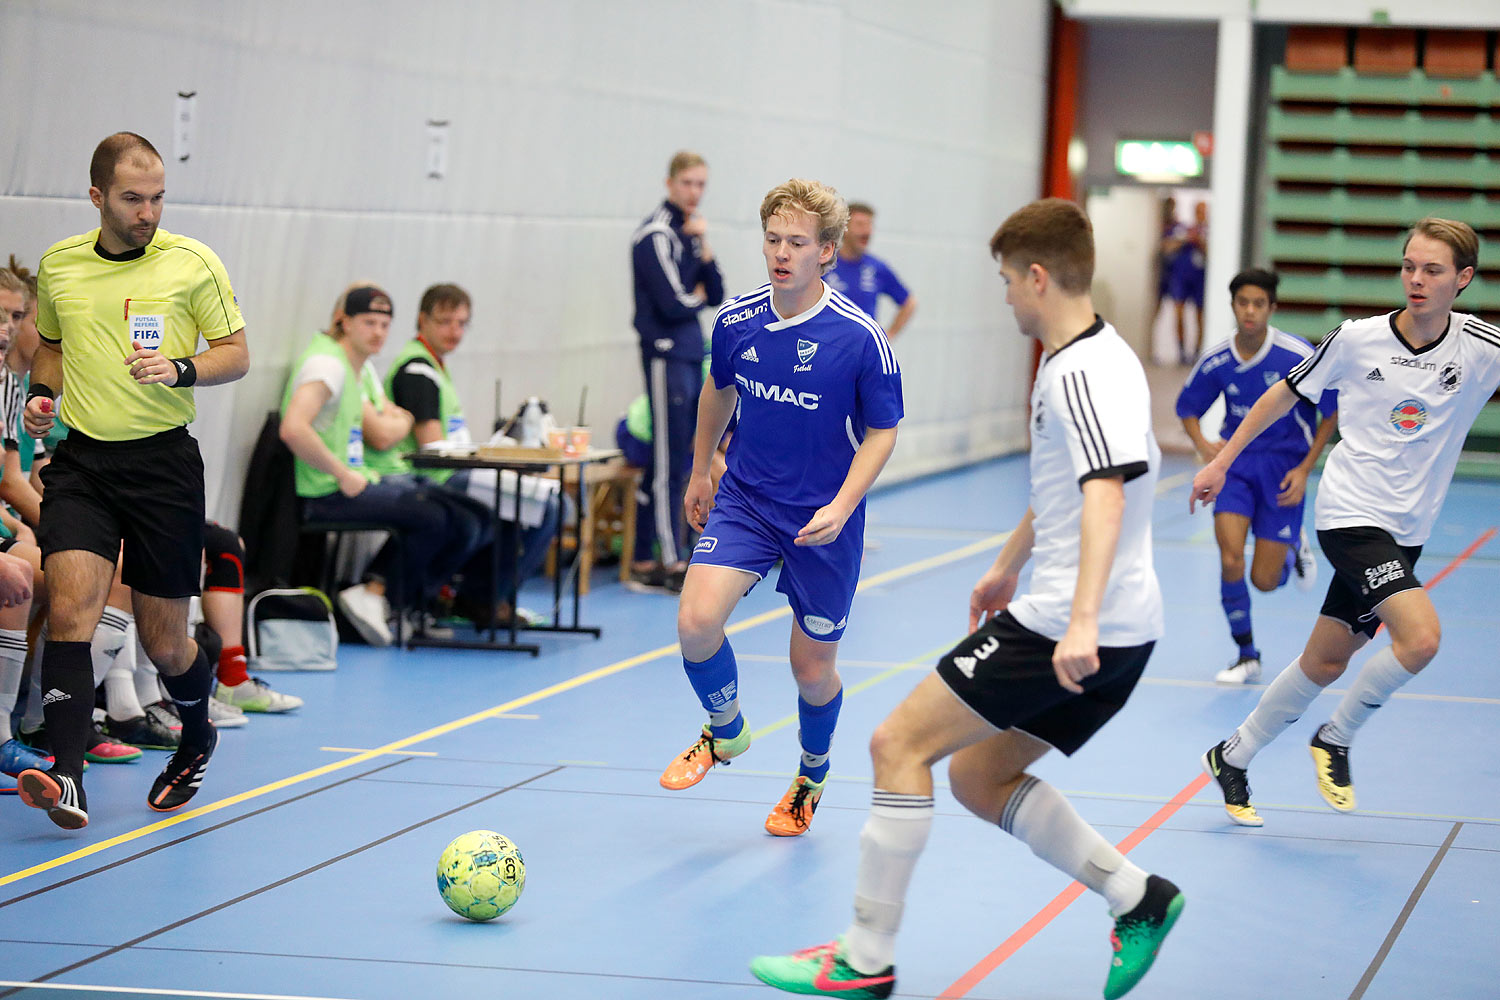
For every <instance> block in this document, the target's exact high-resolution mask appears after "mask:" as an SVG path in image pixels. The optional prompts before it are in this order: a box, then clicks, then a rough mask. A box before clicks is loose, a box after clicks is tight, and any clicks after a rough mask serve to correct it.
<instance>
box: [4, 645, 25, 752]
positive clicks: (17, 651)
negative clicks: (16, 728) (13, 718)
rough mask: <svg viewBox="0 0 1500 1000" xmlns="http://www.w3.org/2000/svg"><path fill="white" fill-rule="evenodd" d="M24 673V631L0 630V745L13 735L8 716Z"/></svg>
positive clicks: (17, 696)
mask: <svg viewBox="0 0 1500 1000" xmlns="http://www.w3.org/2000/svg"><path fill="white" fill-rule="evenodd" d="M25 672H26V632H25V630H24V629H14V628H0V743H4V742H5V741H6V740H8V739H10V738H11V737H12V736H13V735H14V734H13V733H12V732H11V731H10V715H11V713H12V712H14V711H15V710H16V699H17V698H19V697H20V694H21V675H22V674H24V673H25Z"/></svg>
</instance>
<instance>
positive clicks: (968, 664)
mask: <svg viewBox="0 0 1500 1000" xmlns="http://www.w3.org/2000/svg"><path fill="white" fill-rule="evenodd" d="M978 662H979V661H978V660H976V659H974V657H972V656H955V657H954V658H953V665H954V666H955V667H957V668H958V672H959V673H961V674H963V675H964V676H965V677H968V678H973V676H974V665H975V664H976V663H978Z"/></svg>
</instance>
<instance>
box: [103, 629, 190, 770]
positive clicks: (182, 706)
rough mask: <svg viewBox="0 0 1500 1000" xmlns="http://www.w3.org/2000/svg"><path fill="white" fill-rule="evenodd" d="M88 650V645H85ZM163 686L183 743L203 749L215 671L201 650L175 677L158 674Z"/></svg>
mask: <svg viewBox="0 0 1500 1000" xmlns="http://www.w3.org/2000/svg"><path fill="white" fill-rule="evenodd" d="M84 645H85V646H87V643H85V644H84ZM161 682H162V685H163V686H164V687H165V688H166V689H167V694H169V695H171V696H172V704H174V705H176V706H177V714H178V715H180V716H182V742H183V744H184V745H187V746H194V747H206V746H208V745H209V744H210V743H212V742H213V738H214V734H213V723H212V722H209V721H208V696H209V695H210V694H212V693H213V683H214V668H213V665H212V664H210V663H209V662H208V654H207V653H206V652H205V651H204V649H203V647H202V646H199V647H198V655H197V656H195V657H193V665H192V666H191V667H188V668H187V670H186V671H185V672H183V673H180V674H178V675H177V676H176V677H168V676H167V672H166V671H165V670H163V671H161Z"/></svg>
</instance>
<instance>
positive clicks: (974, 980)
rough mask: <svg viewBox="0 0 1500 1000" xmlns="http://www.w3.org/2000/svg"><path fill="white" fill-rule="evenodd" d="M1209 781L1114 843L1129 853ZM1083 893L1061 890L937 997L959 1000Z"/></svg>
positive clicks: (1075, 886)
mask: <svg viewBox="0 0 1500 1000" xmlns="http://www.w3.org/2000/svg"><path fill="white" fill-rule="evenodd" d="M1207 784H1208V775H1206V774H1200V775H1198V777H1196V778H1194V779H1193V780H1192V781H1190V782H1188V783H1187V784H1186V785H1185V786H1183V789H1182V791H1180V792H1178V793H1177V794H1176V795H1174V796H1172V801H1170V802H1168V803H1167V804H1166V805H1164V806H1162V807H1161V808H1160V809H1158V810H1156V812H1155V814H1154V815H1152V817H1151V818H1150V819H1148V820H1146V822H1144V823H1142V824H1141V825H1140V826H1138V827H1136V828H1135V830H1133V831H1132V832H1131V834H1130V836H1128V837H1126V838H1125V839H1124V840H1122V841H1120V842H1119V843H1118V844H1116V845H1115V846H1116V847H1118V848H1119V849H1120V853H1122V854H1129V853H1130V852H1131V851H1132V850H1133V849H1134V848H1135V847H1137V846H1138V845H1139V844H1140V843H1141V841H1143V840H1145V839H1146V838H1147V837H1149V836H1151V834H1152V833H1154V832H1156V829H1157V828H1158V827H1160V826H1161V825H1162V824H1163V823H1165V822H1166V821H1167V820H1169V819H1171V818H1172V817H1173V816H1174V815H1175V814H1176V812H1177V810H1179V809H1181V808H1182V807H1183V806H1184V805H1186V804H1187V803H1188V801H1189V800H1190V799H1192V797H1193V796H1194V795H1197V794H1198V793H1199V792H1201V791H1202V790H1203V786H1205V785H1207ZM1081 895H1083V884H1082V883H1080V882H1074V883H1072V884H1071V885H1069V886H1068V887H1067V888H1066V889H1064V890H1063V891H1062V892H1060V893H1058V894H1057V897H1056V898H1055V899H1053V900H1052V902H1050V903H1048V904H1047V905H1046V906H1044V907H1043V908H1042V909H1041V911H1040V912H1038V913H1037V915H1036V916H1034V917H1032V918H1031V919H1030V920H1028V921H1026V923H1025V925H1024V926H1022V927H1021V929H1020V930H1018V931H1016V932H1015V933H1014V934H1012V935H1011V936H1010V937H1008V938H1006V939H1005V942H1004V943H1003V944H1001V945H1000V947H998V948H996V949H995V950H994V951H992V952H990V953H989V954H988V955H986V956H985V957H984V958H983V959H981V960H980V961H979V964H977V965H975V966H974V968H972V969H970V970H969V971H968V972H965V973H964V974H963V975H962V976H960V977H958V979H957V981H955V982H954V983H953V985H952V986H949V987H948V988H947V989H946V990H944V991H943V992H942V994H940V995H939V996H938V1000H958V998H959V997H962V996H965V995H967V994H968V992H969V991H970V990H972V989H973V988H974V987H976V986H978V985H979V983H980V981H981V980H983V979H984V978H985V977H986V976H988V975H989V974H990V973H991V972H994V971H995V970H996V969H998V968H999V967H1000V963H1002V962H1004V961H1005V960H1006V959H1007V958H1010V956H1012V955H1014V954H1015V953H1016V952H1017V951H1020V949H1021V946H1022V945H1023V944H1025V943H1026V942H1027V941H1030V940H1031V939H1032V938H1033V937H1035V936H1036V935H1037V934H1038V933H1039V932H1040V931H1041V930H1042V928H1044V927H1046V926H1047V925H1048V924H1050V923H1051V922H1052V920H1053V918H1054V917H1056V916H1057V915H1058V914H1059V913H1061V912H1062V911H1063V910H1066V909H1067V908H1068V907H1069V905H1071V904H1072V902H1073V900H1075V899H1077V898H1078V897H1079V896H1081Z"/></svg>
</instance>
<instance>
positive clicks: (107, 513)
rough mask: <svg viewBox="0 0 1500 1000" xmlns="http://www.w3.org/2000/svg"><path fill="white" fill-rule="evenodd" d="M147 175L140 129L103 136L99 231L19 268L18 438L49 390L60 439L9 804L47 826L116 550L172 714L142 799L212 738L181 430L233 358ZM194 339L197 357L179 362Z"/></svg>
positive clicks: (78, 716) (202, 754)
mask: <svg viewBox="0 0 1500 1000" xmlns="http://www.w3.org/2000/svg"><path fill="white" fill-rule="evenodd" d="M165 179H166V169H165V167H164V166H163V164H162V159H161V155H160V154H159V153H157V151H156V149H155V148H154V147H153V146H152V145H151V143H149V142H147V141H146V140H145V139H143V138H142V137H141V136H138V135H136V134H135V133H133V132H117V133H116V134H114V135H112V136H110V137H109V138H107V139H105V140H104V141H103V142H101V143H100V144H99V146H98V147H97V148H96V149H95V150H94V157H93V160H92V161H91V162H90V164H89V183H90V185H91V186H90V188H89V198H90V200H92V201H93V203H94V206H95V207H96V208H98V209H99V228H98V229H95V230H93V231H92V232H88V233H84V234H82V235H80V236H75V237H73V238H71V239H66V240H63V241H62V242H60V243H57V244H55V245H54V246H53V247H52V248H51V249H50V250H48V251H47V252H46V254H44V255H43V257H42V261H41V267H40V269H39V272H38V275H37V286H38V287H37V300H38V301H37V320H36V325H37V332H38V333H39V334H41V349H40V350H38V351H37V355H36V361H35V363H34V365H33V368H32V372H31V390H30V392H29V394H28V396H27V399H26V411H25V423H26V430H27V432H28V433H30V434H32V435H34V436H36V437H42V436H44V435H45V434H46V432H47V431H48V429H50V428H51V426H52V420H53V416H54V411H56V410H57V409H58V397H59V396H61V414H60V415H61V417H62V422H63V423H64V424H66V425H67V427H68V428H69V434H68V437H67V439H66V440H64V441H63V442H62V443H61V444H60V445H59V446H58V448H57V455H56V457H55V458H54V459H53V460H52V462H51V463H50V464H49V465H48V466H47V468H46V470H45V471H43V473H42V485H43V486H44V488H45V489H44V493H43V498H42V522H41V528H40V530H39V531H38V532H37V536H38V541H39V542H40V544H41V547H42V556H43V558H44V560H45V564H44V565H45V569H46V573H47V586H48V590H49V591H50V594H51V597H50V617H49V623H48V630H49V633H50V635H49V638H48V641H47V647H46V652H45V653H43V655H42V688H43V690H44V692H45V693H44V695H43V697H42V707H43V712H44V714H45V716H46V723H47V739H48V743H49V746H50V749H51V751H52V754H53V756H54V758H55V763H54V764H53V766H52V768H51V770H50V771H41V770H30V771H23V772H22V773H21V775H20V778H19V785H20V793H21V798H22V800H23V801H24V802H25V803H26V804H27V805H30V806H35V807H36V808H38V809H45V810H47V815H48V816H49V817H50V818H51V819H52V822H54V823H56V824H57V825H58V826H60V827H62V828H63V829H65V830H76V829H79V828H81V827H84V826H86V825H88V821H89V817H88V806H87V802H86V800H85V798H84V794H83V777H82V776H83V754H84V749H85V747H86V744H87V740H88V737H89V727H90V723H91V719H92V713H93V708H94V678H93V667H92V664H91V662H90V655H89V640H90V638H91V637H92V636H93V634H94V627H95V626H96V625H97V624H98V622H99V616H100V614H101V613H102V612H103V610H104V601H105V598H106V596H107V595H108V593H109V586H110V581H111V578H112V577H113V575H114V566H115V559H116V557H117V555H118V554H119V553H120V546H121V543H122V542H123V544H124V564H123V570H122V579H123V580H124V582H125V584H126V585H127V586H129V587H130V588H131V590H132V592H133V600H134V606H135V620H136V624H137V626H138V628H139V629H140V639H141V643H142V645H144V646H145V648H146V652H147V654H148V655H150V657H151V662H152V663H154V664H156V666H157V669H158V670H159V671H160V673H161V678H162V681H163V683H164V684H165V685H166V688H167V692H168V693H169V694H170V695H171V696H172V700H173V702H174V703H175V704H176V705H177V709H178V713H179V714H180V715H181V716H182V743H181V746H180V747H179V748H178V750H177V752H176V753H174V754H173V755H172V759H171V760H170V761H169V762H168V763H167V766H166V769H165V770H163V771H162V773H161V775H160V776H159V777H157V779H156V781H155V783H153V784H152V786H151V792H150V795H149V796H148V797H147V800H146V802H147V805H149V806H150V807H151V808H152V809H155V810H157V811H158V812H168V811H170V810H173V809H176V808H178V807H179V806H181V805H182V804H183V803H185V802H187V801H188V800H189V799H190V798H192V797H193V793H194V792H196V791H197V790H198V785H199V784H200V783H201V782H202V780H203V772H204V771H205V769H206V768H207V767H208V760H209V757H211V756H212V755H213V751H214V745H215V743H216V742H217V736H216V734H215V731H214V728H213V725H212V724H211V723H210V722H209V721H208V697H209V693H210V691H211V690H212V685H213V682H214V671H213V666H212V665H211V664H210V663H209V661H208V657H207V655H206V654H205V653H204V652H203V650H202V649H200V648H199V646H198V644H197V643H195V642H194V641H193V640H192V638H191V637H190V636H189V635H188V628H187V615H188V599H189V598H190V597H192V596H193V595H195V594H197V593H198V583H199V570H200V567H201V565H202V560H203V521H204V499H203V459H202V458H201V457H200V455H199V454H198V443H197V442H196V441H194V440H193V438H192V437H191V436H190V435H189V434H188V431H187V425H188V424H189V423H191V422H192V420H193V416H194V413H195V411H194V408H193V386H195V385H219V384H221V383H224V382H232V381H234V380H235V379H237V378H239V377H241V376H242V375H244V374H245V372H246V371H247V370H248V369H249V367H250V352H249V349H248V348H247V347H246V344H245V321H244V319H242V318H241V316H240V311H239V306H238V305H237V304H236V302H235V298H234V292H233V290H232V289H231V288H230V286H229V276H228V275H227V274H226V273H225V272H224V265H223V264H222V263H220V262H219V258H218V257H217V256H215V254H214V252H213V251H212V250H210V249H209V248H208V247H206V246H204V245H203V244H202V243H199V242H198V241H197V240H192V239H188V238H186V237H183V236H175V235H173V234H171V233H169V232H167V231H166V230H164V229H158V228H157V224H158V222H160V220H161V208H162V201H163V198H164V196H165V193H166V191H165ZM200 334H201V335H202V336H203V338H204V339H205V340H206V341H207V342H208V349H207V350H206V351H203V352H202V353H195V352H197V348H198V337H199V335H200Z"/></svg>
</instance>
